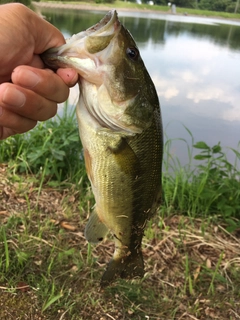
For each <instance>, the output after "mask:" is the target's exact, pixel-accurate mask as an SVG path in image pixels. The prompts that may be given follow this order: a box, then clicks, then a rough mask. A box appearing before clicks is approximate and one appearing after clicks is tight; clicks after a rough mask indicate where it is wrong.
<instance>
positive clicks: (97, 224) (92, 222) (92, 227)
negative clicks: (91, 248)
mask: <svg viewBox="0 0 240 320" xmlns="http://www.w3.org/2000/svg"><path fill="white" fill-rule="evenodd" d="M107 233H108V228H107V227H106V226H105V224H104V223H102V222H101V221H100V219H99V217H98V215H97V213H96V211H95V210H94V211H93V212H92V214H91V215H90V218H89V220H88V223H87V225H86V227H85V231H84V235H85V238H86V239H87V241H88V242H90V243H98V242H100V241H102V240H103V239H104V238H105V236H106V235H107Z"/></svg>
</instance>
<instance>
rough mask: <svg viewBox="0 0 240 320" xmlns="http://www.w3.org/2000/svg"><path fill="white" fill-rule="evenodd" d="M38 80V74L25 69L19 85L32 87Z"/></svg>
mask: <svg viewBox="0 0 240 320" xmlns="http://www.w3.org/2000/svg"><path fill="white" fill-rule="evenodd" d="M39 81H40V78H39V76H38V75H37V74H36V73H35V72H33V71H30V70H26V71H25V73H24V77H22V78H21V85H22V86H24V87H26V88H29V89H31V88H34V87H35V86H36V85H37V84H38V83H39Z"/></svg>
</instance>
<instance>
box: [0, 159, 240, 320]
mask: <svg viewBox="0 0 240 320" xmlns="http://www.w3.org/2000/svg"><path fill="white" fill-rule="evenodd" d="M86 197H87V196H86ZM86 197H85V200H84V201H83V199H82V197H81V195H80V194H79V192H78V191H77V190H76V189H75V188H74V186H71V187H70V188H63V187H62V188H60V189H59V190H56V189H53V188H50V187H48V186H47V185H44V186H43V188H42V189H39V182H38V181H37V180H36V179H35V178H34V177H30V176H28V177H19V176H15V175H14V174H13V173H12V172H10V171H9V169H8V168H7V166H4V165H1V167H0V223H1V225H0V228H1V230H2V231H5V233H6V238H4V236H2V237H1V234H4V232H3V233H2V231H1V233H0V292H1V301H0V319H8V320H10V319H14V320H17V319H24V320H27V319H39V320H40V319H48V320H51V319H54V320H56V319H59V320H66V319H71V320H73V319H78V320H79V319H98V320H99V319H102V320H103V319H106V320H109V319H159V320H164V319H166V320H169V319H179V320H180V319H184V320H185V319H189V320H190V319H198V320H200V319H204V320H206V319H240V276H239V268H240V238H239V234H238V233H237V232H236V233H235V234H229V233H228V232H227V231H226V230H225V229H224V226H222V225H219V224H217V223H211V222H209V221H208V222H207V221H203V220H201V219H192V218H190V217H186V216H181V215H177V214H176V213H174V214H172V215H169V216H167V217H165V218H163V219H161V218H160V215H161V212H160V213H159V215H158V216H156V217H155V219H154V220H153V221H151V222H149V226H148V228H147V230H146V237H145V238H144V243H143V253H144V260H145V265H146V275H145V277H144V279H142V280H139V281H132V282H126V281H123V280H119V281H117V282H116V283H115V284H114V285H112V286H111V287H109V288H107V289H105V290H104V291H100V290H99V279H100V278H101V275H102V273H103V269H104V267H105V265H106V263H107V261H109V259H110V258H111V256H112V253H113V249H114V246H113V243H112V241H111V239H110V238H109V239H106V240H105V241H104V242H103V243H102V244H101V245H98V246H96V247H91V246H89V245H88V244H87V242H86V240H85V238H84V236H83V230H84V225H85V223H86V218H87V215H88V213H89V210H90V209H89V208H90V207H91V205H92V204H93V202H92V198H91V196H90V195H89V197H87V199H88V200H86Z"/></svg>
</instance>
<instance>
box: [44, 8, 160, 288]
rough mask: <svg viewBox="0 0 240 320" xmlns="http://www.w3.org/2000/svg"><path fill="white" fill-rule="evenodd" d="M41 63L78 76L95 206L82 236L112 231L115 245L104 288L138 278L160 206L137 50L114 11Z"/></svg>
mask: <svg viewBox="0 0 240 320" xmlns="http://www.w3.org/2000/svg"><path fill="white" fill-rule="evenodd" d="M43 60H44V61H45V63H46V64H47V65H48V66H50V67H52V68H58V67H72V68H75V69H76V70H77V71H78V73H79V87H80V98H79V102H78V105H77V119H78V124H79V133H80V138H81V141H82V145H83V149H84V159H85V165H86V171H87V174H88V178H89V180H90V182H91V186H92V191H93V194H94V197H95V201H96V205H95V209H94V210H93V212H92V213H91V215H90V219H89V221H88V223H87V225H86V228H85V236H86V239H87V240H88V241H89V242H90V243H98V242H100V241H102V240H103V239H104V237H105V236H106V234H107V233H108V231H109V230H110V231H111V233H112V234H113V237H114V240H115V252H114V255H113V258H112V260H111V261H110V263H109V264H108V266H107V269H106V271H105V273H104V274H103V277H102V280H101V286H102V287H103V286H106V285H109V284H110V283H111V282H112V281H113V280H114V279H116V278H117V277H121V278H129V279H133V278H137V277H142V276H143V275H144V263H143V256H142V250H141V242H142V238H143V235H144V229H145V227H146V224H147V221H148V220H149V218H150V217H152V215H153V214H154V213H155V211H156V209H157V207H158V205H159V201H160V194H161V166H162V148H163V132H162V122H161V114H160V105H159V101H158V96H157V93H156V90H155V87H154V84H153V82H152V80H151V78H150V76H149V74H148V72H147V70H146V67H145V65H144V63H143V61H142V59H141V57H140V54H139V50H138V48H137V46H136V43H135V41H134V39H133V37H132V36H131V34H130V33H129V31H128V30H127V29H126V28H125V27H124V26H123V25H122V24H121V23H120V21H119V19H118V16H117V12H116V11H115V10H112V11H110V12H108V13H107V14H106V16H105V17H104V18H103V19H102V20H101V21H100V22H99V23H97V24H96V25H94V26H92V27H91V28H89V29H87V30H86V31H82V32H80V33H78V34H76V35H74V36H72V37H71V38H70V39H69V40H68V41H67V43H66V44H65V45H63V46H61V47H59V48H54V49H50V50H48V51H47V52H46V53H44V54H43Z"/></svg>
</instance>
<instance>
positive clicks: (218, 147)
mask: <svg viewBox="0 0 240 320" xmlns="http://www.w3.org/2000/svg"><path fill="white" fill-rule="evenodd" d="M221 150H222V148H221V147H220V145H219V144H217V145H215V146H213V147H212V152H213V153H218V152H220V151H221Z"/></svg>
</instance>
